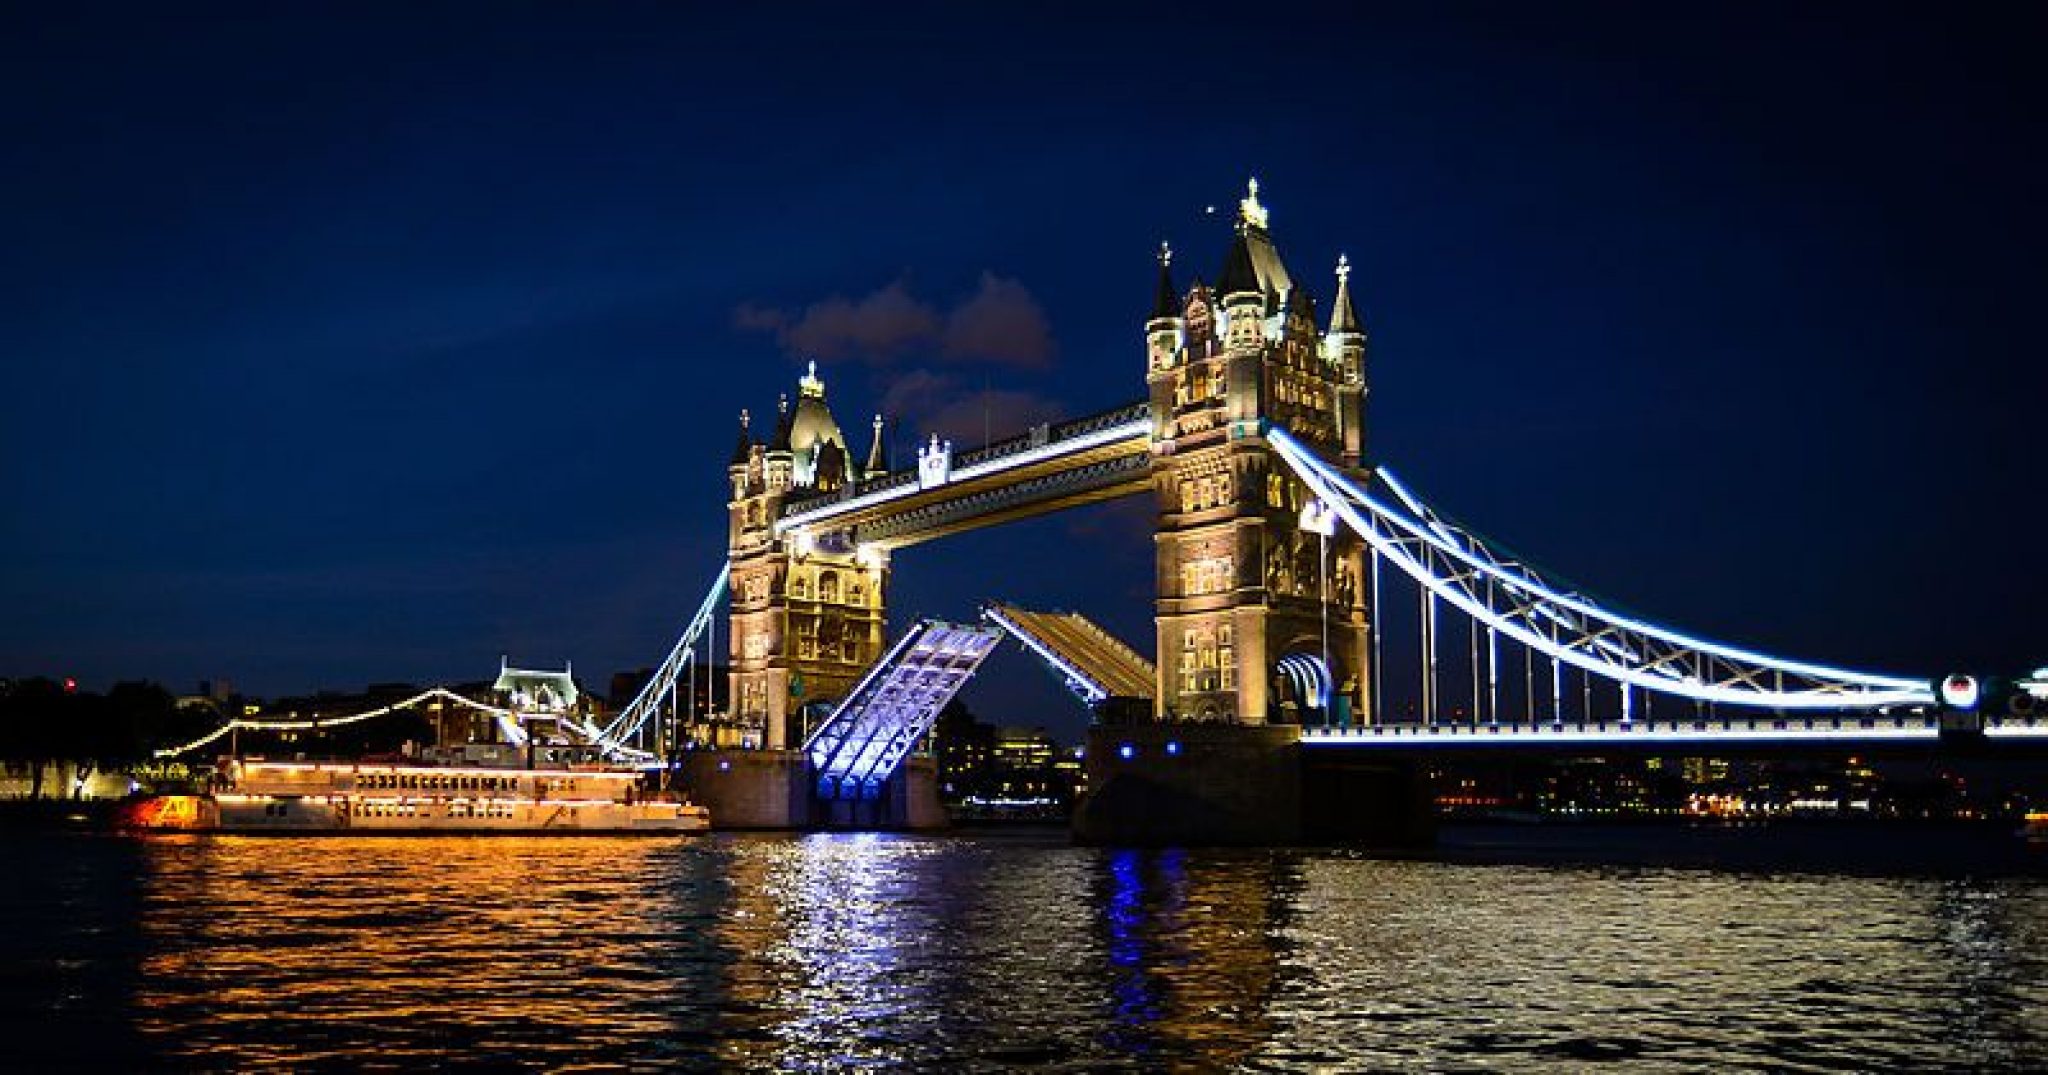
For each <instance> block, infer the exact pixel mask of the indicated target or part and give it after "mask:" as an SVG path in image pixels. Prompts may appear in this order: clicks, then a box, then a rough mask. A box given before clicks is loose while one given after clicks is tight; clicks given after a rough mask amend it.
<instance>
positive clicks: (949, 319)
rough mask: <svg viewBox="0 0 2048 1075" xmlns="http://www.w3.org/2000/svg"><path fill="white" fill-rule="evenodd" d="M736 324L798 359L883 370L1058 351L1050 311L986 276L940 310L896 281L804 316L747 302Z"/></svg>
mask: <svg viewBox="0 0 2048 1075" xmlns="http://www.w3.org/2000/svg"><path fill="white" fill-rule="evenodd" d="M733 327H735V328H738V329H740V330H742V331H747V332H766V333H769V334H771V335H773V336H774V337H775V340H776V342H777V343H778V344H780V345H781V346H782V348H783V350H785V351H787V352H789V353H790V354H791V355H792V356H793V357H797V358H822V359H828V360H829V359H855V360H859V361H862V362H866V363H869V364H870V365H878V366H879V365H890V364H893V363H896V362H899V361H903V360H906V359H917V358H928V359H935V360H938V361H942V362H948V363H954V364H958V365H994V366H1006V367H1013V368H1020V369H1041V368H1043V367H1045V366H1046V365H1048V364H1049V363H1051V361H1052V358H1053V355H1054V354H1055V353H1056V351H1057V348H1056V347H1055V346H1054V345H1053V339H1052V326H1051V324H1050V323H1049V322H1047V320H1046V318H1045V310H1044V308H1043V307H1041V306H1040V305H1039V304H1038V300H1037V299H1036V298H1034V297H1032V294H1031V292H1030V291H1029V290H1028V289H1026V288H1025V287H1024V285H1023V284H1021V283H1019V282H1018V281H1016V280H1011V279H1008V278H1005V277H1001V276H997V275H996V274H994V273H987V272H985V273H983V274H982V275H981V283H980V286H979V287H978V288H977V289H976V290H975V292H974V294H972V295H969V296H968V297H966V298H965V299H962V300H961V301H960V302H959V303H957V304H955V305H954V306H953V307H952V308H951V309H950V310H947V311H945V312H943V313H942V312H941V311H940V310H939V309H938V308H937V307H935V306H933V305H931V304H930V303H927V302H925V301H923V300H922V299H919V298H917V297H916V296H914V295H912V294H911V293H910V289H909V287H907V286H906V285H905V284H904V283H903V282H902V281H900V280H899V281H897V282H895V283H892V284H890V285H888V286H887V287H884V288H881V289H880V290H877V291H874V292H871V293H870V294H868V295H866V296H864V297H862V298H859V299H849V298H846V297H845V296H842V295H834V296H832V297H830V298H827V299H824V300H821V301H819V302H814V303H812V304H810V305H809V306H806V307H805V308H804V309H803V312H802V313H796V312H793V311H790V310H784V309H779V308H777V307H772V306H761V305H757V304H754V303H745V304H742V305H741V306H740V307H739V308H738V309H736V310H734V311H733Z"/></svg>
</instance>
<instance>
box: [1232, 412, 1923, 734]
mask: <svg viewBox="0 0 2048 1075" xmlns="http://www.w3.org/2000/svg"><path fill="white" fill-rule="evenodd" d="M1266 435H1267V439H1268V440H1269V442H1271V443H1272V445H1273V446H1274V448H1275V450H1276V451H1278V452H1279V454H1280V456H1281V458H1282V459H1284V460H1286V462H1287V463H1288V465H1289V466H1290V467H1292V468H1293V470H1294V471H1295V473H1296V474H1297V475H1298V476H1300V477H1301V479H1302V480H1303V481H1305V482H1307V483H1308V484H1309V485H1310V486H1311V487H1312V488H1313V489H1314V490H1315V491H1316V493H1317V495H1318V496H1320V497H1321V498H1322V499H1324V500H1325V501H1328V502H1330V503H1331V505H1332V506H1333V507H1335V508H1336V509H1337V512H1338V514H1340V515H1342V516H1343V517H1344V520H1345V522H1346V523H1347V524H1349V525H1350V526H1351V528H1352V529H1353V530H1354V531H1355V532H1357V533H1358V535H1359V536H1360V537H1362V538H1364V539H1365V540H1366V541H1367V542H1369V543H1370V544H1371V545H1372V546H1373V547H1374V548H1375V549H1377V550H1378V551H1379V552H1380V553H1381V554H1382V555H1384V556H1386V557H1387V558H1388V559H1389V560H1392V561H1393V562H1394V563H1395V564H1396V565H1397V566H1399V567H1400V568H1401V570H1402V571H1403V572H1405V573H1406V574H1407V575H1408V576H1409V577H1411V578H1413V579H1414V580H1415V581H1416V582H1417V583H1418V584H1420V585H1422V586H1424V587H1426V588H1428V589H1429V590H1430V591H1431V592H1433V593H1435V594H1436V595H1438V596H1439V597H1442V598H1443V599H1444V600H1446V601H1449V602H1450V603H1451V604H1452V605H1454V606H1456V607H1457V608H1458V609H1460V610H1461V611H1463V612H1465V613H1466V614H1467V615H1470V616H1472V617H1474V618H1475V619H1478V620H1479V621H1481V622H1483V623H1486V624H1488V625H1490V626H1492V627H1494V628H1495V629H1496V630H1498V631H1501V632H1502V633H1504V634H1506V635H1508V636H1509V637H1510V638H1513V639H1515V640H1516V641H1518V642H1521V643H1522V644H1524V645H1527V646H1530V647H1532V648H1534V649H1536V650H1538V651H1540V652H1542V653H1545V654H1547V655H1549V656H1551V657H1554V658H1556V659H1558V660H1560V661H1563V662H1565V663H1568V664H1571V665H1574V666H1576V667H1578V668H1582V669H1584V670H1586V671H1589V672H1593V673H1595V674H1598V675H1601V676H1604V677H1607V678H1609V679H1613V680H1617V681H1619V682H1624V683H1629V684H1631V685H1634V686H1639V687H1642V688H1644V689H1646V690H1655V691H1660V692H1663V693H1668V694H1677V695H1681V696H1683V697H1688V698H1694V699H1698V700H1701V701H1712V702H1727V703H1730V704H1735V705H1758V706H1774V707H1780V708H1801V709H1829V708H1844V707H1875V706H1884V705H1921V704H1928V703H1930V702H1932V701H1933V691H1932V689H1931V688H1930V686H1929V685H1928V684H1927V683H1925V682H1920V681H1915V680H1909V679H1902V678H1897V677H1889V676H1876V675H1870V674H1867V673H1858V672H1847V671H1843V670H1839V669H1831V668H1826V667H1824V666H1820V665H1812V664H1806V663H1802V662H1793V661H1785V660H1781V659H1778V658H1771V657H1765V656H1762V655H1759V654H1753V653H1751V652H1749V651H1746V650H1741V649H1737V648H1735V647H1730V646H1722V645H1718V644H1713V643H1704V642H1700V641H1698V640H1695V639H1692V638H1690V637H1688V636H1685V635H1681V634H1678V633H1676V632H1672V631H1667V630H1664V629H1662V628H1654V627H1651V626H1649V625H1647V624H1643V623H1641V622H1639V621H1636V620H1632V619H1628V618H1626V617H1620V616H1615V615H1613V614H1611V613H1608V612H1606V611H1605V610H1603V609H1601V608H1599V606H1597V605H1593V604H1590V603H1588V602H1584V601H1580V600H1577V599H1574V598H1571V597H1568V596H1566V595H1563V594H1559V593H1556V592H1554V591H1552V590H1550V589H1548V588H1547V587H1544V586H1542V585H1541V584H1540V583H1538V582H1536V581H1535V580H1533V579H1530V578H1526V577H1520V576H1513V575H1509V574H1506V573H1505V570H1504V569H1503V568H1502V567H1500V566H1499V565H1497V564H1492V563H1487V562H1485V561H1483V560H1481V559H1479V558H1477V557H1475V556H1474V555H1472V554H1471V553H1468V552H1467V551H1465V550H1464V549H1462V548H1459V547H1457V546H1456V544H1455V543H1448V544H1447V543H1446V542H1444V541H1442V540H1440V539H1439V538H1438V537H1437V536H1436V535H1434V534H1433V533H1431V532H1430V531H1429V529H1428V528H1427V527H1425V526H1424V525H1422V524H1418V523H1415V522H1413V521H1411V520H1409V519H1407V518H1405V517H1403V516H1401V515H1399V514H1397V513H1394V512H1392V511H1390V510H1388V509H1387V507H1386V506H1385V505H1383V504H1381V503H1379V502H1378V501H1377V500H1375V499H1374V498H1373V497H1372V496H1371V495H1370V494H1368V493H1366V492H1365V491H1364V490H1362V489H1360V488H1358V487H1357V486H1356V485H1355V484H1354V483H1352V482H1351V481H1349V480H1348V479H1346V478H1344V477H1343V476H1342V475H1341V474H1337V473H1335V472H1333V471H1332V470H1331V469H1330V468H1329V467H1328V466H1327V465H1326V464H1324V463H1323V462H1322V461H1321V460H1319V459H1316V458H1315V457H1314V456H1313V455H1311V454H1310V453H1309V452H1308V451H1307V450H1306V449H1305V448H1303V447H1302V446H1301V445H1300V444H1299V443H1297V442H1296V441H1295V440H1294V439H1293V437H1292V436H1290V435H1289V434H1288V433H1287V432H1286V431H1285V430H1282V429H1279V428H1272V429H1269V430H1268V431H1267V434H1266ZM1340 490H1341V492H1342V494H1343V495H1339V491H1340ZM1361 506H1362V507H1364V508H1366V509H1367V510H1369V511H1371V512H1373V514H1374V517H1375V518H1378V519H1383V520H1385V521H1386V522H1388V523H1390V524H1393V525H1395V526H1398V527H1399V528H1401V529H1402V530H1405V531H1407V532H1408V533H1409V534H1411V535H1413V537H1414V538H1415V539H1416V540H1419V541H1421V542H1423V543H1425V544H1426V545H1427V546H1428V547H1429V548H1432V549H1435V550H1437V551H1438V552H1440V553H1443V554H1444V555H1447V556H1450V557H1452V558H1454V559H1456V560H1458V561H1459V562H1462V563H1464V564H1466V565H1468V566H1470V567H1471V568H1473V569H1474V570H1475V571H1477V572H1479V573H1481V574H1484V575H1486V576H1487V577H1490V578H1493V579H1496V580H1498V581H1501V582H1504V583H1508V584H1511V585H1515V586H1521V587H1524V588H1527V589H1529V590H1531V591H1533V592H1536V593H1538V594H1540V595H1541V596H1542V598H1543V599H1544V600H1549V601H1553V602H1555V603H1557V604H1559V605H1561V606H1563V607H1566V608H1569V609H1572V610H1574V611H1577V612H1579V613H1581V614H1583V615H1586V616H1588V617H1589V618H1591V619H1594V620H1597V621H1598V622H1600V623H1602V624H1605V625H1609V626H1613V627H1618V628H1621V629H1624V630H1631V631H1634V632H1636V633H1638V634H1641V635H1643V636H1645V637H1648V638H1651V639H1653V640H1656V641H1659V642H1663V643H1665V644H1667V645H1672V646H1675V647H1678V648H1680V649H1687V650H1693V651H1696V652H1701V653H1706V654H1711V655H1715V656H1719V657H1722V658H1723V659H1731V660H1743V661H1748V662H1751V663H1753V664H1757V665H1761V666H1763V668H1764V670H1767V671H1787V672H1791V673H1793V674H1795V675H1800V676H1806V677H1811V678H1819V679H1835V680H1841V681H1846V682H1849V683H1854V684H1857V685H1859V686H1866V687H1881V688H1884V689H1883V690H1858V691H1855V692H1853V693H1850V692H1847V691H1845V690H1842V689H1840V688H1839V687H1838V685H1836V684H1829V685H1828V686H1830V687H1837V689H1835V690H1826V689H1819V690H1798V691H1769V690H1764V689H1762V688H1761V687H1754V688H1752V689H1747V690H1745V689H1737V688H1733V687H1726V686H1719V685H1709V684H1704V683H1697V682H1687V681H1680V682H1675V683H1674V682H1672V681H1671V680H1670V679H1669V678H1668V677H1662V676H1657V675H1653V674H1649V673H1646V672H1644V671H1641V670H1638V669H1634V668H1626V667H1617V666H1615V665H1613V664H1609V663H1606V662H1603V661H1600V660H1598V659H1596V658H1595V657H1593V656H1591V655H1589V654H1587V653H1585V652H1583V651H1581V650H1580V649H1578V648H1575V647H1574V646H1572V645H1569V644H1566V643H1564V642H1561V641H1559V640H1555V639H1550V638H1545V637H1543V636H1542V635H1539V634H1537V633H1536V632H1534V631H1532V630H1530V629H1528V627H1526V626H1524V625H1523V623H1521V622H1520V621H1517V620H1515V619H1512V618H1510V617H1508V616H1505V615H1503V614H1501V613H1500V612H1498V611H1497V610H1494V609H1492V608H1490V607H1488V606H1486V605H1484V604H1482V603H1481V602H1479V601H1478V600H1477V599H1476V598H1475V597H1473V596H1472V595H1470V594H1468V593H1466V592H1465V591H1464V590H1463V589H1461V588H1460V587H1458V586H1457V585H1454V584H1453V583H1451V582H1449V581H1447V580H1445V579H1442V578H1439V577H1437V576H1436V575H1435V574H1434V573H1433V572H1431V571H1430V569H1429V567H1428V566H1427V565H1426V564H1424V563H1422V562H1421V561H1420V560H1418V559H1417V558H1416V555H1415V553H1414V552H1413V551H1412V550H1411V549H1410V548H1409V547H1408V545H1407V543H1406V542H1404V541H1403V540H1401V539H1398V538H1394V537H1390V536H1388V535H1385V534H1382V533H1380V532H1379V530H1378V528H1377V527H1375V526H1374V525H1372V523H1370V522H1368V521H1366V519H1365V518H1363V517H1362V516H1361V515H1360V514H1359V513H1358V508H1359V507H1361ZM1537 607H1538V609H1539V610H1540V608H1541V606H1540V604H1539V605H1538V606H1537ZM1551 618H1552V619H1553V620H1555V619H1556V617H1555V616H1554V615H1553V616H1552V617H1551ZM1573 630H1575V631H1580V632H1581V633H1583V629H1582V628H1573ZM1756 674H1757V673H1756V672H1754V671H1751V672H1748V673H1747V676H1749V677H1754V675H1756ZM1737 678H1743V677H1737Z"/></svg>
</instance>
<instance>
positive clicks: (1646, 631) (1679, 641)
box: [1273, 430, 1933, 701]
mask: <svg viewBox="0 0 2048 1075" xmlns="http://www.w3.org/2000/svg"><path fill="white" fill-rule="evenodd" d="M1273 434H1275V435H1276V436H1277V437H1279V438H1287V439H1288V440H1289V441H1290V443H1292V438H1291V437H1288V435H1287V434H1286V433H1285V432H1284V431H1281V430H1274V431H1273ZM1293 447H1294V449H1295V451H1297V452H1303V454H1306V453H1305V451H1304V450H1303V449H1302V448H1301V447H1300V445H1299V444H1294V445H1293ZM1311 465H1312V466H1314V467H1315V469H1316V470H1317V471H1318V472H1320V473H1322V474H1323V476H1324V477H1325V478H1326V479H1328V480H1330V481H1332V482H1335V483H1336V484H1338V485H1339V486H1341V487H1342V488H1343V489H1344V490H1345V491H1346V492H1347V493H1350V494H1351V495H1352V496H1353V497H1354V498H1356V499H1357V500H1358V501H1360V502H1361V503H1363V504H1365V505H1366V506H1367V507H1368V508H1370V509H1371V510H1372V511H1373V512H1374V513H1375V514H1376V515H1380V516H1382V517H1384V518H1386V519H1387V520H1388V521H1390V522H1394V523H1397V524H1400V525H1401V526H1402V527H1403V529H1406V530H1408V531H1409V532H1410V533H1413V534H1415V535H1416V536H1417V537H1418V538H1420V539H1421V540H1424V541H1428V542H1429V543H1430V544H1431V545H1432V546H1434V547H1435V548H1437V549H1439V550H1441V551H1443V552H1445V553H1447V554H1449V555H1451V556H1453V557H1455V558H1456V559H1458V560H1459V561H1461V562H1463V563H1466V564H1469V565H1471V566H1472V567H1473V568H1475V569H1477V570H1479V571H1481V572H1483V573H1485V574H1487V575H1490V576H1492V577H1493V578H1495V579H1497V580H1499V581H1500V582H1502V583H1503V584H1504V585H1510V586H1513V585H1520V586H1525V587H1528V588H1530V589H1533V590H1536V591H1537V592H1538V593H1540V594H1541V595H1542V596H1543V598H1545V599H1547V600H1550V601H1554V602H1556V603H1557V604H1559V605H1563V606H1564V607H1566V608H1569V609H1571V610H1573V611H1575V612H1578V613H1580V614H1582V615H1586V616H1589V617H1592V618H1594V619H1597V620H1599V621H1600V622H1602V623H1608V624H1613V625H1614V626H1617V627H1621V628H1624V629H1626V630H1630V631H1635V632H1636V633H1638V634H1643V635H1648V636H1650V637H1651V638H1655V639H1658V640H1659V641H1663V642H1667V643H1669V644H1671V645H1675V646H1678V647H1680V648H1683V649H1688V650H1696V651H1699V652H1702V653H1709V654H1713V655H1715V656H1718V657H1726V658H1729V659H1732V660H1740V661H1748V662H1750V663H1753V664H1759V665H1763V666H1765V667H1767V668H1770V669H1773V670H1777V671H1784V672H1791V673H1793V674H1796V675H1803V676H1814V677H1817V678H1826V679H1839V680H1846V681H1849V682H1854V683H1863V684H1867V685H1869V686H1873V687H1889V688H1894V689H1912V690H1921V691H1927V692H1928V693H1927V697H1926V699H1925V700H1927V701H1932V700H1933V694H1932V691H1931V690H1930V689H1929V688H1928V686H1927V681H1925V680H1918V679H1912V678H1910V677H1904V676H1888V675H1881V674H1877V673H1871V672H1857V671H1854V670H1851V669H1845V668H1833V667H1830V666H1827V665H1820V664H1812V663H1809V662H1805V661H1795V660H1790V659H1787V658H1783V657H1774V656H1771V655H1769V654H1764V653H1757V652H1755V651H1753V650H1746V649H1743V648H1741V647H1739V646H1732V645H1728V644H1726V643H1722V642H1712V641H1708V640H1705V639H1699V638H1694V637H1691V636H1689V635H1685V634H1681V633H1679V632H1677V631H1673V630H1671V629H1669V628H1666V627H1660V626H1657V625H1655V624H1649V623H1644V622H1643V621H1640V620H1635V619H1631V618H1630V617H1627V616H1623V615H1621V614H1619V613H1615V612H1613V611H1610V610H1608V609H1605V608H1602V607H1601V606H1599V605H1596V604H1594V603H1592V602H1591V601H1587V600H1585V599H1583V598H1580V597H1577V596H1575V595H1572V594H1566V593H1559V592H1557V591H1555V590H1551V589H1550V588H1548V586H1546V585H1544V584H1543V583H1542V582H1541V580H1539V579H1537V578H1536V577H1534V575H1533V572H1529V573H1527V574H1520V575H1517V574H1509V573H1508V572H1507V566H1506V565H1507V564H1508V563H1517V564H1518V566H1519V567H1520V568H1521V570H1522V571H1523V572H1528V571H1529V569H1528V567H1527V565H1521V564H1519V562H1517V561H1499V560H1497V559H1491V558H1492V550H1491V549H1488V548H1487V547H1486V546H1485V544H1484V543H1482V542H1481V541H1480V540H1479V539H1478V538H1476V537H1474V536H1473V535H1471V534H1469V533H1466V532H1464V531H1462V530H1460V531H1452V530H1450V529H1449V528H1448V527H1447V526H1446V524H1444V523H1442V522H1441V521H1440V520H1438V519H1437V518H1436V513H1435V512H1433V511H1431V510H1430V509H1429V508H1428V507H1427V506H1426V505H1424V504H1422V502H1421V501H1420V500H1418V499H1416V498H1415V496H1414V494H1412V493H1410V492H1408V490H1407V489H1406V487H1404V486H1402V485H1401V484H1400V482H1399V480H1398V479H1396V478H1395V477H1394V475H1393V472H1392V471H1390V470H1388V469H1387V468H1385V467H1380V468H1378V469H1377V470H1375V471H1374V473H1376V474H1378V475H1379V477H1380V480H1381V481H1384V482H1386V483H1387V486H1388V488H1390V489H1393V490H1395V491H1396V493H1397V495H1398V496H1399V497H1400V499H1401V500H1403V501H1404V502H1405V503H1407V504H1408V505H1409V506H1410V507H1411V508H1413V509H1414V510H1415V513H1416V514H1417V515H1419V516H1422V518H1423V519H1425V520H1427V527H1428V529H1429V530H1430V531H1431V532H1433V533H1435V534H1437V535H1439V536H1440V537H1442V538H1443V539H1444V540H1434V539H1432V538H1431V536H1430V535H1429V534H1425V533H1423V531H1422V529H1421V527H1419V526H1418V525H1417V524H1415V523H1412V522H1410V521H1408V520H1406V519H1404V518H1402V517H1401V516H1400V515H1398V514H1396V513H1393V512H1390V511H1388V510H1387V509H1386V507H1385V505H1382V504H1380V503H1378V502H1377V501H1375V500H1374V499H1373V498H1372V496H1371V495H1370V494H1369V493H1366V492H1365V491H1364V490H1362V489H1359V488H1358V487H1357V486H1355V485H1354V484H1352V483H1351V482H1350V481H1349V480H1347V479H1345V478H1344V477H1343V476H1342V475H1340V474H1336V473H1334V472H1331V471H1330V470H1329V469H1328V468H1327V467H1325V466H1323V465H1322V464H1321V461H1320V460H1313V459H1311ZM1296 469H1297V470H1298V469H1300V468H1299V465H1297V467H1296ZM1453 533H1455V535H1456V536H1452V534H1453ZM1460 539H1462V540H1460ZM1465 542H1469V543H1470V544H1471V545H1472V546H1473V547H1474V548H1477V549H1479V550H1480V551H1481V552H1483V553H1484V554H1485V556H1486V557H1487V558H1481V557H1480V556H1477V555H1475V554H1473V553H1472V552H1471V551H1469V550H1467V549H1466V548H1465V547H1464V543H1465ZM1574 629H1576V628H1574ZM1595 644H1596V645H1597V644H1598V643H1597V642H1596V643H1595Z"/></svg>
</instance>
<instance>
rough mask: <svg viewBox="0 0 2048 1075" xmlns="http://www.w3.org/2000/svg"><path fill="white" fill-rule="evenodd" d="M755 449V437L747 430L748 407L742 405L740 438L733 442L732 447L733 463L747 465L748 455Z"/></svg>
mask: <svg viewBox="0 0 2048 1075" xmlns="http://www.w3.org/2000/svg"><path fill="white" fill-rule="evenodd" d="M753 450H754V437H753V435H752V434H750V433H748V432H747V411H746V408H744V407H742V408H740V439H739V440H738V441H737V442H735V443H734V444H733V448H732V463H733V465H734V466H745V465H746V462H747V456H749V455H751V454H752V453H753Z"/></svg>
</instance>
